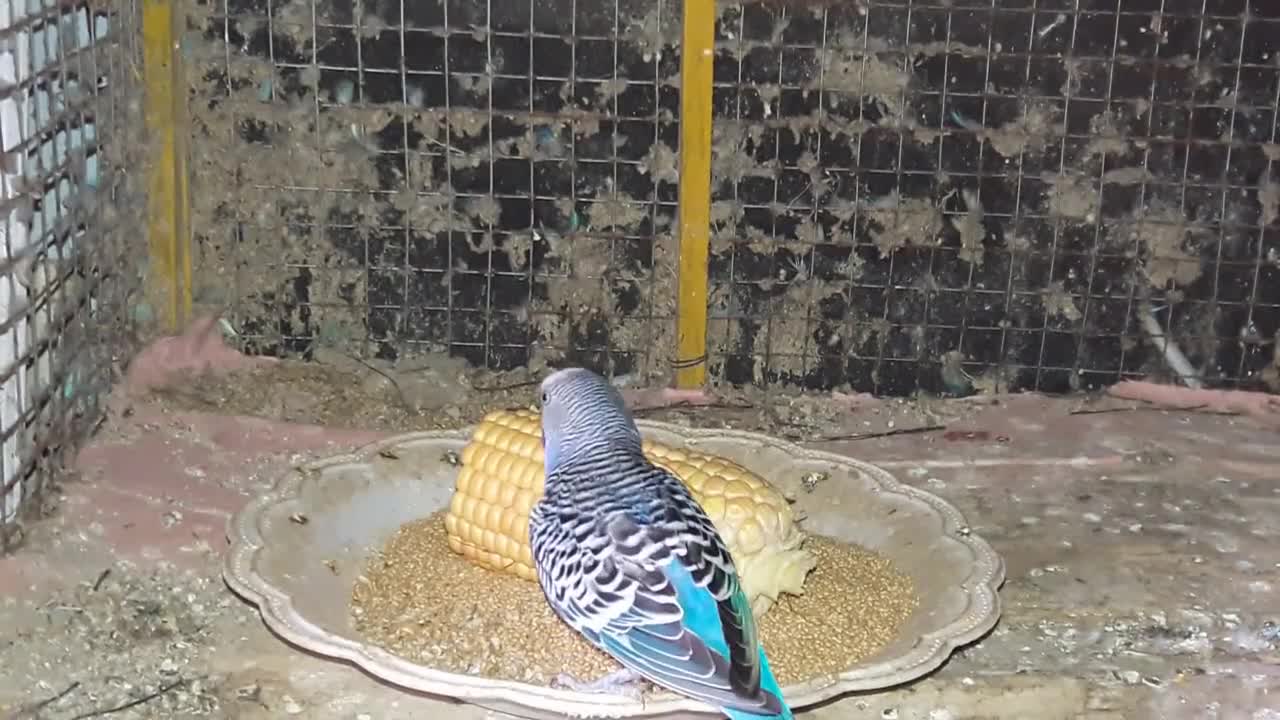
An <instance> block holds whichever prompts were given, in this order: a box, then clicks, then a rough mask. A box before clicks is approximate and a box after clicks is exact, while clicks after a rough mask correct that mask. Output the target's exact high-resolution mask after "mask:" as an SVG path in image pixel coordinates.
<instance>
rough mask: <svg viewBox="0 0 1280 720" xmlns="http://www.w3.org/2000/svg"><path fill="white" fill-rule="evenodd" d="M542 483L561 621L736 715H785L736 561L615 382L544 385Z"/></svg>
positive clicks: (553, 379)
mask: <svg viewBox="0 0 1280 720" xmlns="http://www.w3.org/2000/svg"><path fill="white" fill-rule="evenodd" d="M541 390H542V444H543V449H544V456H545V461H544V463H545V468H546V486H545V491H544V494H543V498H542V499H541V500H540V501H539V502H537V503H536V504H535V505H534V507H533V509H532V512H531V513H530V518H529V545H530V548H531V549H532V551H533V558H534V563H535V565H536V566H537V573H538V581H539V584H540V585H541V586H542V590H543V592H544V593H545V594H546V597H547V601H548V602H549V603H550V605H551V607H552V609H553V610H555V612H556V614H557V615H559V616H560V618H561V619H563V620H564V621H565V622H566V623H567V624H568V625H569V626H570V627H572V628H573V629H574V630H577V631H578V632H579V633H581V634H582V635H583V636H584V637H586V638H587V640H589V641H590V642H591V643H592V644H594V645H595V646H596V647H598V648H600V649H601V650H603V651H605V652H606V653H608V654H609V655H611V656H612V657H613V658H614V659H616V660H617V661H618V662H619V663H621V664H622V666H623V670H622V671H621V672H618V673H613V674H611V675H609V676H607V677H605V678H602V679H601V680H598V681H596V682H595V683H581V682H578V681H577V680H575V679H573V678H568V677H567V676H561V677H560V678H559V682H560V683H561V684H564V685H568V686H570V687H573V688H574V689H577V690H583V691H588V692H606V691H610V690H613V691H617V690H618V689H619V688H620V686H626V685H629V684H632V683H634V681H636V680H638V679H639V678H645V679H648V680H649V681H650V682H652V683H654V684H656V685H659V686H662V687H665V688H668V689H670V690H672V691H675V692H677V693H680V694H682V695H685V696H688V697H691V698H696V699H698V700H701V701H704V702H706V703H709V704H711V705H714V706H716V707H718V708H720V710H721V711H722V712H724V713H725V715H727V716H728V717H730V718H733V719H734V720H790V718H792V713H791V709H790V708H789V707H788V706H787V704H786V702H785V701H784V700H783V699H782V692H781V690H780V689H779V687H778V681H777V680H776V679H775V678H774V675H773V672H772V671H771V670H770V669H769V661H768V659H767V658H766V657H765V653H764V648H763V647H761V645H760V642H759V639H758V634H757V629H756V624H755V618H754V616H753V615H752V614H751V606H750V604H749V603H748V602H747V597H746V594H745V593H744V592H743V591H742V587H741V584H740V582H739V580H738V575H737V572H736V570H735V569H734V565H733V559H732V558H731V557H730V556H729V551H728V550H727V549H726V547H725V544H724V541H723V540H721V538H720V536H719V534H718V533H717V532H716V530H715V526H714V525H712V523H711V520H710V518H708V517H707V514H706V512H705V511H704V510H703V509H702V508H701V507H700V506H699V505H698V503H697V502H696V501H695V500H694V499H693V496H692V495H690V493H689V490H688V489H687V488H686V487H685V486H684V484H683V483H682V482H681V481H680V480H679V479H678V478H676V477H675V476H674V475H672V474H671V473H669V472H667V471H666V470H663V469H662V468H659V467H657V466H656V465H653V464H652V463H650V462H649V461H648V460H647V459H646V458H645V456H644V454H643V453H642V451H641V439H640V431H639V430H638V429H637V428H636V425H635V422H634V420H632V418H631V414H630V413H629V412H628V411H627V409H626V406H625V405H624V403H623V400H622V396H621V395H620V394H619V392H618V391H617V390H616V389H615V388H614V387H613V385H611V384H610V383H609V382H608V381H607V380H605V379H604V378H602V377H600V376H599V375H597V374H595V373H593V372H591V371H589V370H586V369H583V368H569V369H565V370H559V371H557V372H555V373H553V374H551V375H549V376H548V377H547V378H546V379H545V380H543V382H542V386H541Z"/></svg>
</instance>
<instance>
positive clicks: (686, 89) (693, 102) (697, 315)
mask: <svg viewBox="0 0 1280 720" xmlns="http://www.w3.org/2000/svg"><path fill="white" fill-rule="evenodd" d="M715 30H716V4H715V0H685V1H684V31H683V32H684V37H683V42H682V45H681V54H680V208H679V213H680V263H679V264H680V275H679V279H678V285H679V289H678V291H677V292H678V297H677V300H676V387H677V388H680V389H689V390H692V389H698V388H701V387H702V386H703V385H705V384H706V381H707V273H708V261H709V254H710V250H711V247H710V243H711V77H712V74H711V73H712V68H713V66H714V64H715V39H716V34H715Z"/></svg>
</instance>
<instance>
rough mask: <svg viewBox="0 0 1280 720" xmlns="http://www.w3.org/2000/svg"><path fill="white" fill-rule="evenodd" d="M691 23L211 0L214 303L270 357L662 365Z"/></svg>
mask: <svg viewBox="0 0 1280 720" xmlns="http://www.w3.org/2000/svg"><path fill="white" fill-rule="evenodd" d="M678 11H679V8H678V7H674V8H673V7H671V6H668V5H663V4H662V3H656V4H655V3H651V2H643V3H641V2H638V1H633V2H627V1H626V0H623V1H621V2H617V3H608V4H602V3H584V2H576V3H575V2H572V1H570V0H562V1H561V0H558V1H556V2H547V1H544V0H537V1H536V2H533V3H530V2H527V1H526V2H514V3H508V2H503V3H494V4H493V5H492V6H486V5H485V4H483V3H480V4H476V3H472V2H465V3H464V2H456V1H451V2H447V3H445V2H441V1H439V0H426V1H425V2H413V3H404V4H401V3H399V2H376V3H359V2H357V3H355V4H354V5H350V4H342V3H329V2H325V1H324V0H321V1H320V2H309V1H308V0H293V1H292V2H288V3H275V4H272V5H267V4H266V3H265V2H254V1H252V0H227V2H225V3H213V4H204V5H201V4H197V5H194V6H193V7H192V13H191V18H190V27H191V29H192V30H191V32H192V37H191V38H190V39H191V43H190V44H191V48H192V55H193V58H192V60H193V62H192V63H191V65H190V68H189V72H190V76H191V78H190V79H191V101H192V105H193V115H194V117H195V125H196V127H195V136H196V144H197V146H198V147H197V150H196V152H195V158H194V165H195V166H196V168H197V169H196V176H197V178H196V180H197V184H198V185H199V187H196V188H195V189H194V191H193V192H194V196H195V207H194V209H193V211H194V214H195V216H196V220H195V224H196V231H197V244H198V264H199V266H200V272H199V273H198V274H199V275H200V276H201V278H202V280H203V281H204V287H202V288H201V289H200V292H198V296H199V297H198V301H199V302H202V303H205V304H210V305H214V306H219V307H229V308H231V312H230V313H229V315H228V320H229V323H230V326H231V327H230V328H228V330H229V331H231V332H235V333H236V334H237V336H238V337H239V338H240V339H241V340H242V342H243V344H244V346H245V347H247V348H248V349H250V350H251V351H256V352H261V353H269V354H275V355H295V356H302V357H306V358H312V357H315V355H316V353H317V351H319V350H324V349H328V350H337V351H340V352H347V353H350V354H358V355H362V356H367V357H379V358H383V359H405V358H409V357H411V356H413V355H415V354H422V353H428V352H439V351H443V350H448V351H451V352H453V353H455V354H459V355H462V356H464V357H466V358H467V359H468V360H469V361H470V362H472V363H475V364H478V365H487V366H489V367H491V368H495V369H505V368H511V367H515V366H520V365H525V364H526V363H529V362H530V361H532V360H534V359H536V358H537V356H545V359H550V360H553V361H557V362H577V363H582V364H587V365H591V366H594V367H596V368H599V369H602V370H607V371H610V372H613V373H620V374H628V373H645V374H648V373H651V372H662V371H663V369H664V368H665V367H667V365H668V364H669V356H670V348H671V346H673V344H674V341H673V337H674V335H673V332H674V290H673V288H674V281H675V269H674V268H675V260H676V258H675V242H674V240H673V238H672V236H671V231H672V225H673V220H674V217H675V197H676V195H675V193H676V186H675V151H674V147H675V146H676V144H677V142H678V129H679V128H678V125H677V123H676V122H675V112H676V111H677V109H678V107H679V91H678V88H677V81H678V75H679V71H678V68H679V64H678V62H677V58H676V57H675V56H674V55H672V53H671V52H670V47H669V46H668V45H667V43H669V42H670V40H671V38H672V37H675V36H677V35H678V33H677V32H676V30H677V29H678Z"/></svg>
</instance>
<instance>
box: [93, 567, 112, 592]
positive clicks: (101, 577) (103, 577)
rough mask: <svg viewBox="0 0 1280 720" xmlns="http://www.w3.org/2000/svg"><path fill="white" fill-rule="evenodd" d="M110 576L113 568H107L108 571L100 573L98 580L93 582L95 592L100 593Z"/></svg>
mask: <svg viewBox="0 0 1280 720" xmlns="http://www.w3.org/2000/svg"><path fill="white" fill-rule="evenodd" d="M110 574H111V568H107V569H106V570H103V571H102V572H100V573H98V579H97V580H94V581H93V591H94V592H98V590H99V589H100V588H101V587H102V583H103V582H104V581H105V580H106V579H107V576H108V575H110Z"/></svg>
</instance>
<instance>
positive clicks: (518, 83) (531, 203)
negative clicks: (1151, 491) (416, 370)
mask: <svg viewBox="0 0 1280 720" xmlns="http://www.w3.org/2000/svg"><path fill="white" fill-rule="evenodd" d="M1120 8H1122V9H1120ZM189 14H190V21H189V25H190V28H191V32H190V33H189V37H188V38H187V40H188V42H187V49H188V51H189V55H190V56H191V57H190V63H189V73H190V80H191V93H192V98H191V99H192V112H193V116H194V122H195V128H194V132H195V158H194V160H193V167H194V168H195V173H196V185H195V186H194V188H193V190H194V202H195V208H194V213H195V224H196V231H197V242H198V265H199V272H198V275H199V276H200V277H201V278H202V280H203V282H204V286H203V287H202V288H200V292H199V293H198V295H199V297H198V301H200V302H202V303H204V304H207V305H211V306H217V307H228V308H230V312H229V314H228V319H229V321H230V325H231V327H230V328H229V331H230V332H234V333H235V334H236V335H237V337H238V338H239V339H240V341H241V343H242V345H243V346H244V347H246V348H247V349H249V350H251V351H256V352H263V353H270V354H279V355H296V356H302V357H308V358H310V357H315V356H316V353H317V350H320V349H326V348H327V349H337V350H339V351H343V352H348V353H352V354H360V355H364V356H367V357H382V358H407V357H410V356H412V355H414V354H418V353H423V352H431V351H439V350H446V349H447V350H450V351H452V352H454V353H455V354H460V355H463V356H465V357H466V358H467V359H468V360H470V361H471V362H473V363H476V364H484V365H487V366H489V367H492V368H497V369H502V368H509V367H513V366H518V365H522V364H525V363H527V362H530V361H532V360H535V359H537V358H539V357H541V358H544V359H547V360H549V361H551V362H553V363H560V362H574V363H579V364H586V365H589V366H593V367H595V368H597V369H600V370H604V371H608V372H613V373H623V374H625V373H637V374H641V375H646V376H650V378H651V379H653V380H661V379H662V378H665V377H666V376H667V374H668V369H669V362H670V360H671V350H670V349H671V347H672V346H673V345H674V342H673V340H674V319H673V316H674V313H675V263H676V253H677V250H678V247H677V242H676V239H675V237H674V235H673V233H674V220H675V211H676V208H675V199H676V185H677V180H678V177H677V167H678V163H677V146H678V130H679V127H678V118H677V117H676V115H677V113H678V109H679V56H678V47H675V45H674V43H676V42H677V41H678V38H679V27H680V26H679V18H680V5H679V4H678V3H641V2H638V0H630V1H626V0H619V1H618V2H601V1H599V0H597V1H594V2H592V1H588V0H517V1H515V2H504V3H493V4H485V3H478V2H462V1H461V0H452V1H450V2H445V1H444V0H427V1H426V2H415V3H404V4H401V3H400V2H389V1H380V2H367V3H356V4H354V6H352V5H347V4H343V5H342V6H341V7H340V6H339V5H338V4H333V3H329V2H326V1H324V0H319V1H315V0H292V1H291V2H274V0H273V1H272V2H268V1H267V0H225V1H224V0H216V1H214V0H211V2H208V3H198V2H197V3H195V4H193V5H191V6H190V8H189ZM1278 58H1280V10H1276V9H1273V8H1271V7H1270V6H1269V5H1268V6H1266V7H1264V6H1262V5H1261V4H1259V3H1254V4H1252V5H1249V4H1248V3H1246V2H1244V0H1220V1H1218V2H1207V1H1202V0H1197V1H1196V2H1194V3H1192V2H1179V1H1175V0H1164V1H1163V2H1159V1H1157V0H1150V1H1146V2H1143V1H1139V2H1123V3H1120V2H1117V0H1110V1H1101V0H1099V1H1092V2H1076V1H1075V0H1071V1H1070V2H1068V0H1035V1H1033V0H1024V1H1021V2H1020V1H1018V0H1015V1H1014V2H1000V3H991V2H988V3H976V2H967V1H966V0H947V1H946V2H943V1H942V0H937V1H936V2H931V1H925V2H911V3H887V2H885V3H880V2H875V3H854V2H850V3H832V4H829V6H822V5H814V4H811V3H795V2H792V3H786V2H777V1H775V2H771V3H768V4H759V3H751V4H731V3H721V4H720V7H719V15H718V22H717V53H716V67H715V89H714V98H713V102H714V112H715V128H714V148H713V179H712V186H713V198H712V201H713V205H712V220H713V226H712V229H711V230H712V258H711V268H710V272H711V297H710V298H709V303H710V314H711V322H710V328H709V338H710V359H709V362H710V363H711V374H712V377H713V379H716V380H720V381H727V382H730V383H734V384H742V383H755V384H773V383H781V384H788V385H798V386H803V387H808V388H815V389H825V388H832V387H842V386H847V387H851V388H852V389H854V390H867V391H874V392H878V393H883V394H897V395H906V394H910V393H913V392H916V391H926V392H937V393H949V394H967V393H970V392H974V391H975V390H984V389H986V390H989V389H1001V390H1024V389H1039V390H1044V391H1051V392H1057V391H1072V390H1083V389H1088V388H1092V387H1098V386H1101V385H1105V384H1108V383H1110V382H1114V381H1116V380H1118V379H1122V378H1124V377H1130V376H1140V375H1152V374H1154V375H1157V376H1165V377H1169V376H1170V375H1171V373H1172V371H1171V370H1170V365H1169V361H1168V359H1167V358H1168V356H1169V353H1168V352H1166V346H1167V345H1168V344H1169V343H1170V342H1172V344H1174V345H1176V347H1177V349H1178V350H1179V351H1180V354H1181V355H1183V356H1185V357H1186V359H1187V360H1188V363H1189V365H1190V366H1191V369H1192V370H1193V371H1194V372H1195V373H1196V374H1197V375H1198V376H1200V378H1201V381H1203V382H1205V383H1206V384H1210V385H1245V386H1252V387H1264V388H1265V387H1269V388H1272V389H1280V361H1278V360H1277V349H1276V336H1277V332H1278V331H1280V224H1277V219H1278V218H1280V167H1277V161H1278V160H1280V134H1278V133H1277V128H1276V113H1277V106H1278V105H1280V102H1278V97H1280V96H1278V94H1277V93H1278V92H1280V60H1278Z"/></svg>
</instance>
